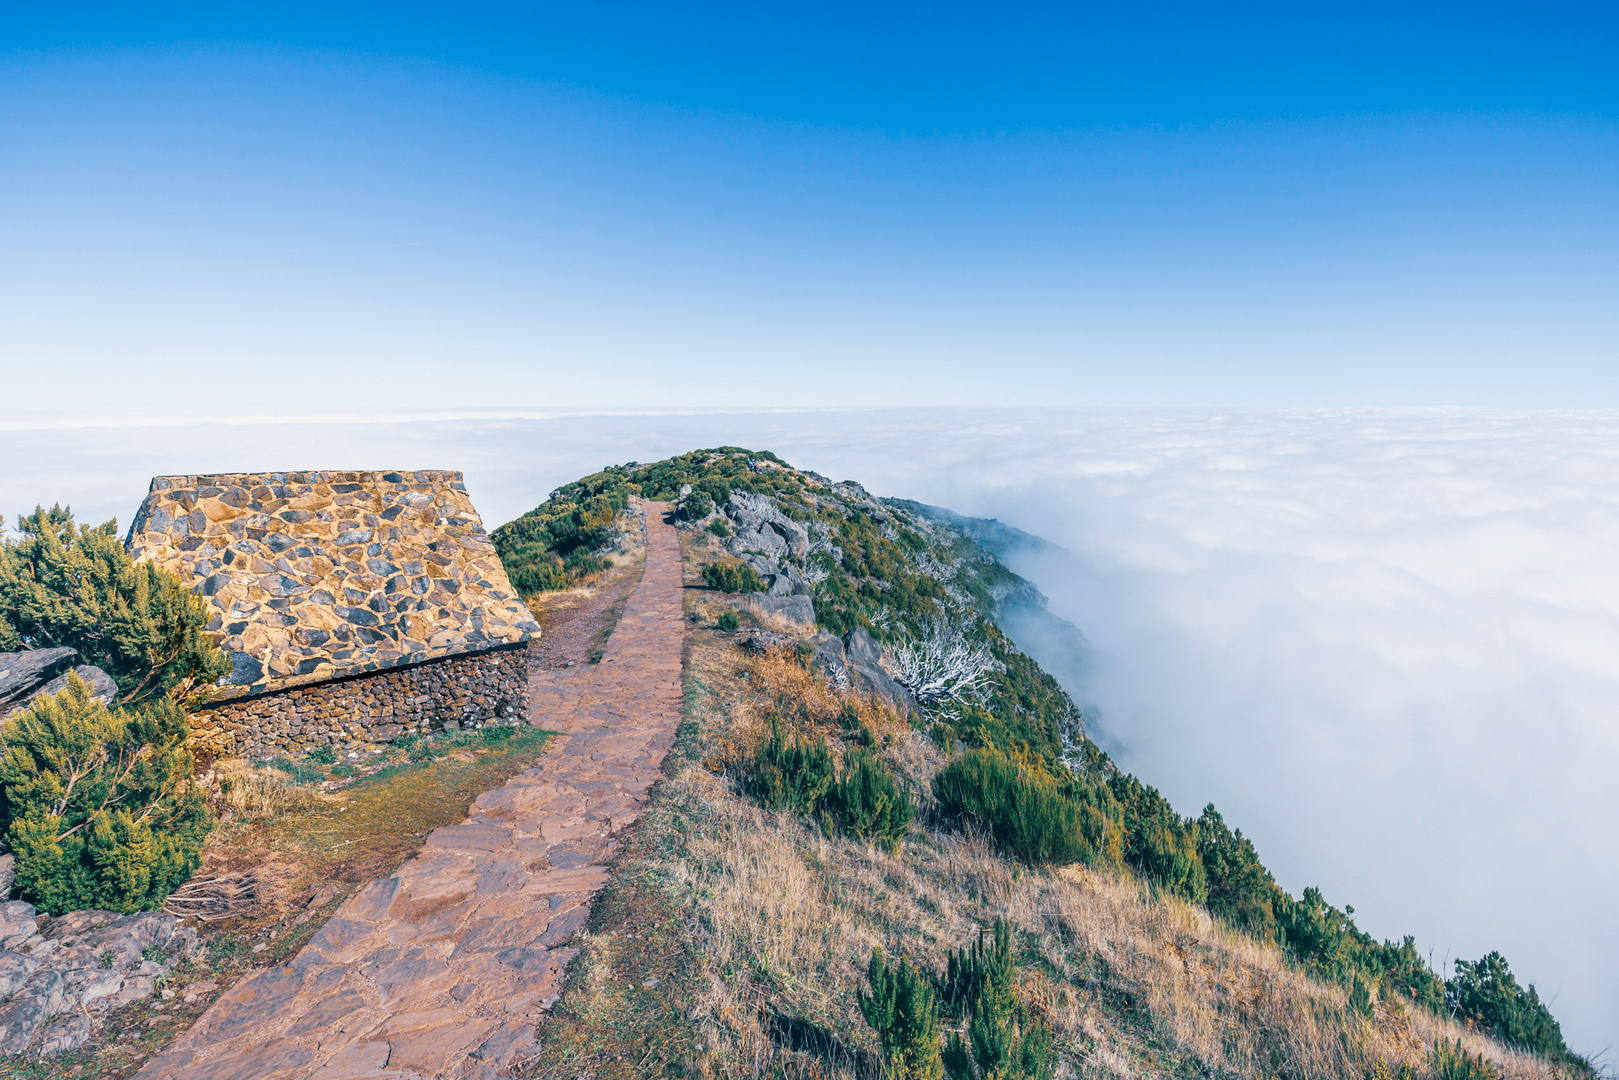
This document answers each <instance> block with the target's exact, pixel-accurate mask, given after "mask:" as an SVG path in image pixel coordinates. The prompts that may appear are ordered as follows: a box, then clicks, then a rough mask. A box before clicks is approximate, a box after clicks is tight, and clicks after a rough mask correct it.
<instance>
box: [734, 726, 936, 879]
mask: <svg viewBox="0 0 1619 1080" xmlns="http://www.w3.org/2000/svg"><path fill="white" fill-rule="evenodd" d="M752 774H753V775H752V778H751V780H750V782H749V789H750V790H751V791H752V793H753V796H754V797H755V798H756V799H758V800H759V801H760V802H761V803H763V804H764V805H765V806H768V807H770V808H771V809H772V810H791V811H793V812H794V813H799V814H805V815H809V816H813V817H816V818H817V819H818V820H819V821H820V822H821V827H822V829H823V830H824V831H825V832H826V833H827V834H828V835H830V834H831V833H832V832H833V831H834V829H836V830H838V831H841V832H842V833H844V835H846V836H852V837H854V838H855V839H856V840H871V841H874V842H876V843H879V844H882V845H883V846H884V847H886V848H887V849H889V850H890V851H897V850H898V848H899V842H900V840H901V839H903V838H904V836H905V832H906V830H907V829H909V828H910V825H911V820H912V819H913V818H914V817H915V816H916V804H915V802H914V800H912V798H911V796H910V794H909V793H908V792H906V791H905V790H904V789H903V788H902V787H901V786H900V785H899V783H898V781H896V780H895V778H894V774H893V772H892V771H891V770H890V769H889V768H888V766H887V765H885V764H883V762H882V759H880V758H878V757H877V756H876V755H875V754H873V753H872V752H871V751H869V750H867V749H865V748H863V747H858V746H857V747H853V748H851V749H850V750H849V751H848V753H846V754H844V756H843V774H842V775H841V776H838V775H836V773H835V770H834V766H833V758H832V751H831V749H830V748H829V747H828V746H827V743H826V739H825V738H818V739H816V740H815V741H814V742H811V741H809V740H807V739H800V738H796V737H795V738H791V739H790V738H788V736H787V733H786V730H785V728H784V726H783V725H782V722H781V718H780V717H779V716H776V717H772V718H771V721H770V735H769V737H767V738H766V739H765V740H764V741H763V742H761V743H760V744H759V749H758V751H757V752H756V754H755V755H754V760H753V769H752Z"/></svg>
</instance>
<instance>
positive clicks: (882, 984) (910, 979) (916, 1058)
mask: <svg viewBox="0 0 1619 1080" xmlns="http://www.w3.org/2000/svg"><path fill="white" fill-rule="evenodd" d="M866 977H867V979H868V980H869V981H870V983H871V993H870V994H864V993H863V994H861V995H860V1013H861V1015H862V1016H864V1017H865V1018H866V1023H868V1024H870V1025H871V1029H872V1031H874V1032H876V1034H877V1042H878V1043H879V1044H880V1045H881V1046H882V1048H883V1059H884V1063H885V1064H886V1065H887V1067H888V1075H889V1077H891V1078H892V1080H940V1077H941V1076H943V1073H944V1066H943V1064H942V1062H941V1061H940V1060H939V1004H938V998H937V997H936V996H935V994H934V992H933V987H932V986H930V985H929V984H928V981H927V979H925V978H924V977H923V976H922V975H921V974H919V973H918V972H917V970H916V969H915V968H913V967H912V966H911V965H910V963H909V962H908V961H906V960H905V959H903V958H902V959H901V960H900V962H899V964H898V965H897V966H895V965H891V964H889V963H888V962H887V961H886V960H885V959H884V958H883V951H882V950H881V949H873V950H872V951H871V962H870V963H869V964H868V965H867V967H866Z"/></svg>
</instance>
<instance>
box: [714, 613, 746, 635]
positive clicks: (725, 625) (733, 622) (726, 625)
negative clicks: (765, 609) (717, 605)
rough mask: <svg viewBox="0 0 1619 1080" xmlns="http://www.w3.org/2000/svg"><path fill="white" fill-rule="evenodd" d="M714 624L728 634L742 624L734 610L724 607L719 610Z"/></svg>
mask: <svg viewBox="0 0 1619 1080" xmlns="http://www.w3.org/2000/svg"><path fill="white" fill-rule="evenodd" d="M714 625H715V626H717V627H719V628H720V629H721V630H723V631H725V632H726V633H727V634H729V633H731V632H733V631H734V630H736V628H737V627H739V626H741V625H742V620H741V619H739V618H737V614H736V612H734V611H732V610H731V609H730V608H726V609H725V610H724V611H722V612H720V617H719V618H718V619H715V620H714Z"/></svg>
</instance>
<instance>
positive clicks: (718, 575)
mask: <svg viewBox="0 0 1619 1080" xmlns="http://www.w3.org/2000/svg"><path fill="white" fill-rule="evenodd" d="M703 580H704V581H705V582H707V583H708V587H709V588H711V589H716V590H718V591H719V592H723V593H756V592H764V591H765V588H766V586H765V583H764V581H763V580H762V579H761V578H760V577H759V575H758V574H757V573H755V572H754V569H753V567H751V566H738V565H736V564H735V563H728V562H714V563H709V564H708V565H707V566H705V567H703Z"/></svg>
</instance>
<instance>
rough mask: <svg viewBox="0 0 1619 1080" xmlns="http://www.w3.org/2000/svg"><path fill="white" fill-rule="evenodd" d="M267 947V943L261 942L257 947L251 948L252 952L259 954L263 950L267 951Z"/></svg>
mask: <svg viewBox="0 0 1619 1080" xmlns="http://www.w3.org/2000/svg"><path fill="white" fill-rule="evenodd" d="M269 947H270V946H269V943H268V942H264V941H261V942H259V943H258V944H257V945H255V946H253V951H254V952H256V953H261V952H263V951H264V950H265V949H268V948H269Z"/></svg>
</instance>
